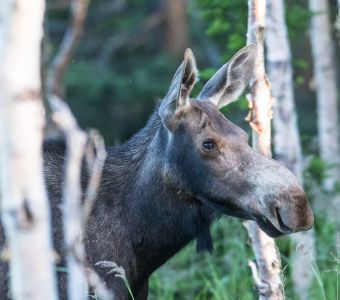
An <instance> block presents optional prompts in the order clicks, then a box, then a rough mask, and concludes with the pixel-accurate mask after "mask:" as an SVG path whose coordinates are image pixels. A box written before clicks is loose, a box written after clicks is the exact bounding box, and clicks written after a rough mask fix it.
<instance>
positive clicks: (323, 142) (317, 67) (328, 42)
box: [309, 0, 340, 191]
mask: <svg viewBox="0 0 340 300" xmlns="http://www.w3.org/2000/svg"><path fill="white" fill-rule="evenodd" d="M309 8H310V10H311V11H312V12H313V16H312V18H311V31H310V38H311V46H312V54H313V64H314V79H315V84H316V96H317V115H318V135H319V151H320V157H321V158H322V159H323V160H324V161H325V162H326V163H327V164H330V165H335V164H339V162H340V146H339V131H338V126H339V122H338V107H337V105H338V104H337V85H336V71H335V66H336V62H335V59H334V45H333V41H332V37H331V24H330V21H329V7H328V2H327V0H309ZM339 173H340V172H339V166H337V167H333V168H331V169H330V170H329V172H328V177H327V178H325V180H324V188H325V189H326V190H328V191H331V190H332V189H333V188H334V185H335V183H336V182H337V181H338V180H339V177H340V174H339Z"/></svg>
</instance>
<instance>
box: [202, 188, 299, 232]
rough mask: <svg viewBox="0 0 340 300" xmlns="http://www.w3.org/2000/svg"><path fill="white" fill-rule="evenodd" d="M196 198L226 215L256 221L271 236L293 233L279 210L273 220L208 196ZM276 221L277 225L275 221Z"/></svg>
mask: <svg viewBox="0 0 340 300" xmlns="http://www.w3.org/2000/svg"><path fill="white" fill-rule="evenodd" d="M196 198H197V199H198V200H199V201H201V202H202V203H203V204H205V205H207V206H209V207H210V208H212V209H214V210H216V211H218V212H219V213H222V214H224V215H228V216H232V217H236V218H240V219H244V220H253V221H255V222H256V223H257V224H258V225H259V227H260V228H261V229H262V230H263V231H264V232H265V233H266V234H267V235H269V236H270V237H272V238H277V237H280V236H282V235H284V234H289V233H292V232H293V231H292V230H291V229H290V228H289V227H288V226H287V225H286V224H285V223H284V222H283V220H282V218H281V216H280V213H279V210H278V209H276V210H275V219H276V221H271V220H270V219H269V218H267V217H266V216H264V215H263V214H260V213H247V212H245V211H244V210H242V209H240V208H239V207H236V206H235V205H233V204H230V203H229V204H228V205H224V204H220V203H216V202H214V201H211V200H209V199H207V198H206V197H202V196H197V195H196ZM274 222H275V224H276V225H274V224H273V223H274Z"/></svg>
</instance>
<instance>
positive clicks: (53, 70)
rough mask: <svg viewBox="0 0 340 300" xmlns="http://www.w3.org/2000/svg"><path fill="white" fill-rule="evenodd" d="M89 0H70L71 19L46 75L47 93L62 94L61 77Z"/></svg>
mask: <svg viewBox="0 0 340 300" xmlns="http://www.w3.org/2000/svg"><path fill="white" fill-rule="evenodd" d="M88 4H89V0H72V2H71V21H70V24H69V26H68V28H67V30H66V33H65V35H64V37H63V40H62V42H61V45H60V47H59V49H58V52H57V54H56V55H55V57H54V59H53V61H52V63H51V67H50V69H49V72H48V76H47V84H46V85H47V93H48V94H56V95H58V96H59V97H62V96H63V87H62V86H63V85H62V79H63V75H64V73H65V70H66V67H67V66H68V64H69V62H70V59H71V56H72V54H73V52H74V50H75V48H76V46H77V44H78V42H79V39H80V36H81V34H82V31H83V27H84V22H85V18H86V13H87V8H88Z"/></svg>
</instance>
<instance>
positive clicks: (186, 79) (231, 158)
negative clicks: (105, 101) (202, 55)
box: [159, 44, 313, 237]
mask: <svg viewBox="0 0 340 300" xmlns="http://www.w3.org/2000/svg"><path fill="white" fill-rule="evenodd" d="M256 51H257V47H256V45H254V44H251V45H248V46H246V47H244V48H243V49H242V50H240V51H239V52H238V53H237V54H235V55H234V57H233V58H232V59H231V60H230V61H229V62H228V63H226V64H225V65H224V66H222V68H220V69H219V70H218V71H217V73H216V74H215V75H214V76H213V77H212V78H211V79H210V80H209V81H208V83H207V84H206V85H205V86H204V88H203V89H202V91H201V92H200V93H199V95H198V97H197V98H196V99H190V92H191V91H192V89H193V87H194V85H195V82H196V79H197V68H196V63H195V57H194V55H193V53H192V51H191V50H190V49H188V50H187V51H186V52H185V56H184V61H183V62H182V64H181V65H180V67H179V68H178V69H177V71H176V74H175V75H174V78H173V79H172V82H171V85H170V88H169V91H168V93H167V95H166V96H165V98H164V99H163V101H162V102H161V105H160V107H159V115H160V117H161V120H162V123H163V126H164V127H165V128H166V132H167V145H166V155H165V158H164V159H165V160H166V165H167V168H166V169H167V172H168V173H175V176H176V177H178V178H180V185H181V186H182V187H183V189H185V190H186V191H187V192H188V193H190V194H192V195H194V196H195V198H196V199H198V200H199V201H201V202H203V203H204V204H206V205H208V206H210V207H212V208H214V209H215V210H218V211H219V212H222V213H223V214H227V215H231V216H235V217H239V218H243V219H251V220H254V221H256V222H257V223H258V224H259V226H260V227H261V228H262V229H263V230H264V231H265V232H266V233H267V234H268V235H270V236H272V237H277V236H280V235H282V234H287V233H292V232H296V231H300V230H308V229H310V228H311V227H312V225H313V213H312V210H311V208H310V206H309V204H308V200H307V197H306V194H305V193H304V191H303V189H302V187H301V186H300V185H299V183H298V179H297V178H296V177H295V176H294V175H293V174H292V173H291V172H290V171H289V170H288V169H287V168H285V167H284V166H283V165H281V164H280V163H278V162H276V161H275V160H272V159H269V158H267V157H264V156H262V155H261V154H259V153H257V152H255V151H254V150H253V149H252V148H251V147H250V146H249V145H248V135H247V133H246V132H245V131H243V130H242V129H241V128H239V127H238V126H236V125H235V124H233V123H232V122H230V121H229V120H227V119H226V118H225V117H224V115H223V114H222V113H220V112H219V109H220V108H221V107H224V106H226V105H228V104H229V103H230V102H232V101H234V100H237V99H238V97H239V96H240V95H241V93H242V92H243V90H244V89H245V88H246V87H247V86H248V83H249V80H250V77H251V74H252V69H253V66H254V60H255V56H256ZM169 170H170V171H169ZM167 176H169V174H168V175H167Z"/></svg>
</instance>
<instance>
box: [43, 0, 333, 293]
mask: <svg viewBox="0 0 340 300" xmlns="http://www.w3.org/2000/svg"><path fill="white" fill-rule="evenodd" d="M174 2H175V1H171V0H152V1H150V0H101V1H98V0H93V1H91V2H90V7H89V10H88V16H87V19H86V23H85V27H84V32H83V35H82V38H81V41H80V43H79V45H78V46H77V49H76V52H75V54H74V55H73V56H72V60H71V62H70V64H69V66H68V68H67V71H66V74H65V85H64V88H65V99H66V100H67V102H68V103H69V104H70V106H71V108H72V111H73V112H74V114H75V116H76V118H77V120H78V121H79V123H80V125H81V126H82V127H84V128H87V127H94V128H97V129H99V131H100V132H101V134H102V135H103V136H104V138H105V142H106V144H107V145H115V144H119V143H122V142H124V141H126V140H127V139H128V138H129V137H131V136H132V135H133V134H134V133H135V132H137V131H138V129H139V128H141V127H143V125H144V124H145V123H146V120H147V118H148V116H149V115H151V112H152V111H153V109H154V107H155V105H156V103H157V102H158V100H159V99H161V98H162V97H163V96H164V95H165V93H166V91H167V88H168V86H169V84H170V81H171V78H172V76H173V74H174V72H175V70H176V68H177V66H178V64H179V62H180V61H181V59H182V56H183V53H184V50H185V48H186V47H190V48H191V49H193V51H194V53H195V55H196V58H197V62H198V67H199V69H200V82H199V83H198V84H197V90H199V88H200V87H202V86H203V85H204V83H205V82H206V80H207V79H208V78H209V77H210V76H211V75H212V74H213V73H214V72H215V71H216V70H217V68H219V67H220V66H221V65H222V64H224V63H225V62H226V61H227V60H228V59H230V57H231V56H232V55H233V54H234V53H235V52H236V51H237V50H239V49H240V48H241V47H243V46H244V45H245V44H246V31H247V11H248V8H247V1H246V0H195V1H194V0H192V1H178V2H177V1H176V2H177V3H180V4H179V6H178V7H171V5H174V4H173V3H174ZM176 5H178V4H176ZM285 5H286V22H287V26H288V32H289V39H290V43H291V51H292V58H293V61H292V62H293V71H294V89H295V90H294V91H295V101H296V109H297V114H298V125H299V130H300V138H301V142H302V147H303V153H304V182H305V187H306V190H307V192H308V194H309V198H310V200H311V202H312V203H313V207H314V212H315V217H316V220H315V245H316V255H315V263H313V264H312V265H311V266H309V270H308V272H311V273H313V278H314V281H313V284H312V288H311V289H310V299H330V300H332V299H337V298H336V297H337V295H338V293H339V291H338V289H339V276H340V274H339V270H340V229H339V222H340V221H339V219H340V218H339V215H338V214H337V213H336V210H334V209H333V208H334V203H333V198H334V197H333V196H332V197H331V196H330V195H329V193H326V192H324V191H323V190H322V188H321V181H322V179H323V177H324V176H327V169H328V168H330V167H331V166H328V165H327V164H325V163H324V162H323V161H322V160H321V159H320V158H319V156H318V138H317V108H316V98H315V81H314V78H313V64H312V55H311V48H310V36H309V35H310V18H311V16H312V15H313V14H312V13H311V12H310V11H309V10H308V1H307V0H286V1H285ZM176 12H177V13H176ZM181 12H182V13H181ZM337 13H338V11H337V3H336V1H335V0H334V1H330V18H331V24H332V29H333V32H332V34H333V40H334V45H335V47H336V51H335V52H336V53H335V54H336V56H337V57H338V56H339V43H340V22H339V20H338V21H337ZM68 20H69V1H67V0H66V1H65V0H50V1H47V17H46V23H45V42H44V59H45V62H46V64H47V65H48V64H49V62H50V59H51V57H53V54H54V53H55V51H56V49H57V47H58V46H59V44H60V41H61V39H62V37H63V35H64V33H65V30H66V28H67V25H68ZM173 28H177V30H173ZM178 28H179V29H180V30H178ZM335 61H336V62H337V67H336V69H337V71H338V72H337V73H338V74H340V73H339V72H340V64H339V63H338V59H336V60H335ZM43 78H44V76H43ZM338 86H339V76H338ZM338 102H339V101H338ZM223 112H224V113H225V114H226V116H227V117H228V118H229V119H230V120H232V121H233V122H235V123H236V124H237V125H239V126H241V127H242V128H243V129H245V130H246V131H247V132H249V133H250V134H251V130H250V127H249V125H248V123H247V121H245V117H246V115H247V113H248V103H247V100H246V99H245V97H244V98H243V99H242V100H241V101H240V102H237V103H234V104H232V105H230V106H228V108H226V109H225V110H224V111H223ZM274 117H275V116H274ZM288 138H289V137H287V139H288ZM212 231H213V240H214V246H215V251H214V253H213V255H209V254H196V250H195V245H194V244H191V245H190V246H189V247H187V248H186V249H185V250H184V251H182V252H180V253H179V254H178V255H176V256H175V257H174V258H173V259H172V260H171V261H170V262H168V263H167V264H166V265H165V266H164V267H162V268H161V269H160V270H158V271H157V272H156V273H155V274H154V275H153V276H152V279H151V282H150V299H164V300H170V299H245V300H246V299H256V298H257V292H256V290H255V288H254V286H253V283H252V277H251V274H250V270H249V267H248V265H247V261H248V259H251V258H253V252H252V250H251V248H250V247H249V245H248V244H247V239H248V237H247V233H246V230H245V229H244V228H243V226H242V223H241V222H240V221H239V220H236V219H233V218H230V217H224V218H222V219H221V220H220V221H219V222H217V223H216V224H214V226H213V230H212ZM278 245H279V248H280V251H281V255H282V264H283V269H284V283H285V292H286V296H287V299H297V297H296V295H294V291H293V282H292V279H291V278H292V277H291V271H292V266H291V255H290V254H291V253H292V252H293V251H296V249H295V248H296V245H295V244H294V243H293V242H292V241H291V239H290V238H288V237H284V238H280V239H279V240H278ZM298 250H299V251H304V249H298Z"/></svg>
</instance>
